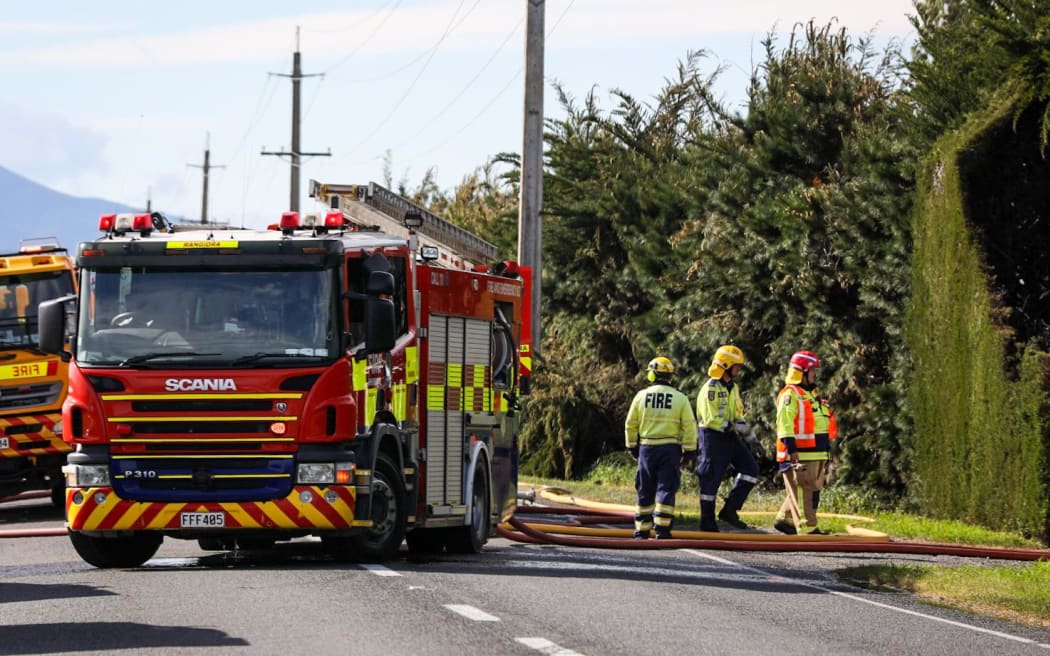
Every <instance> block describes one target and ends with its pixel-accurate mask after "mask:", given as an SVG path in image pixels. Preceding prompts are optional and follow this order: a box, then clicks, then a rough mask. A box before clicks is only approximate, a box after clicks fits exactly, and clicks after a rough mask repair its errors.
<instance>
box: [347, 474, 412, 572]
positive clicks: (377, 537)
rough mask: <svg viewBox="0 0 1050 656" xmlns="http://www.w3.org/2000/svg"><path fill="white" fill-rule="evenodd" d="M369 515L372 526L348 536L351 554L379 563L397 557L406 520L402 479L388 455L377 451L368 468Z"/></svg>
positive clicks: (403, 535)
mask: <svg viewBox="0 0 1050 656" xmlns="http://www.w3.org/2000/svg"><path fill="white" fill-rule="evenodd" d="M370 503H371V508H370V512H369V517H371V518H372V527H371V528H369V529H368V530H367V531H365V532H364V533H360V534H358V535H355V536H353V537H351V538H350V548H351V549H352V550H353V553H354V557H355V558H356V559H358V560H361V561H364V562H382V561H384V560H390V559H392V558H395V557H397V551H398V549H400V548H401V541H402V540H404V539H405V525H406V524H407V523H408V508H407V507H406V503H407V500H406V497H405V482H404V480H402V478H401V472H400V470H399V469H398V468H397V467H396V466H395V465H394V463H393V462H392V461H391V460H390V458H389V457H388V456H387V455H386V454H383V453H380V454H379V456H378V457H377V458H376V465H375V469H374V470H373V471H372V493H371V495H370Z"/></svg>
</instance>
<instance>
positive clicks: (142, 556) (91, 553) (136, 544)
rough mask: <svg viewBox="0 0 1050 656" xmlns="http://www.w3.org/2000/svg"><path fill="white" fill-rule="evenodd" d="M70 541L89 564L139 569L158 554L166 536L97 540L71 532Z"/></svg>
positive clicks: (151, 534) (137, 535)
mask: <svg viewBox="0 0 1050 656" xmlns="http://www.w3.org/2000/svg"><path fill="white" fill-rule="evenodd" d="M69 540H70V542H72V543H73V548H74V549H76V552H77V554H79V555H80V557H81V558H83V559H84V560H85V561H86V562H87V563H89V564H91V565H94V566H95V567H100V568H103V569H108V568H112V567H138V566H139V565H141V564H142V563H144V562H146V561H147V560H149V559H150V558H152V557H153V554H155V553H157V549H160V543H161V542H163V541H164V536H163V535H161V534H160V533H136V534H134V535H132V536H130V537H121V538H96V537H92V536H90V535H84V534H83V533H77V532H75V531H70V532H69Z"/></svg>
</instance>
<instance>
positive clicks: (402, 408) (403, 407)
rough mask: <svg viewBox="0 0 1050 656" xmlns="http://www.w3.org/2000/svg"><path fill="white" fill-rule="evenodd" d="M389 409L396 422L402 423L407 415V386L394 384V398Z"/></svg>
mask: <svg viewBox="0 0 1050 656" xmlns="http://www.w3.org/2000/svg"><path fill="white" fill-rule="evenodd" d="M390 408H391V410H393V412H394V416H395V417H397V419H398V421H404V420H405V417H406V416H407V413H408V386H407V385H405V384H404V383H395V384H394V398H393V400H392V401H391V403H390Z"/></svg>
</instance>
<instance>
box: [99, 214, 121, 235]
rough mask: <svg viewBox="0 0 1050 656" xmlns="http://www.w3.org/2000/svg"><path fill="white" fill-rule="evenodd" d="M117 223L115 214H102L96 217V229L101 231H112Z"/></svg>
mask: <svg viewBox="0 0 1050 656" xmlns="http://www.w3.org/2000/svg"><path fill="white" fill-rule="evenodd" d="M116 225H117V215H116V214H103V215H102V216H100V217H99V219H98V229H99V230H101V231H102V232H112V230H113V228H114V227H116Z"/></svg>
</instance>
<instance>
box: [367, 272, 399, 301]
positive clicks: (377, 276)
mask: <svg viewBox="0 0 1050 656" xmlns="http://www.w3.org/2000/svg"><path fill="white" fill-rule="evenodd" d="M365 293H366V294H368V295H369V296H393V295H394V275H393V274H392V273H388V272H386V271H372V272H370V273H369V274H368V282H367V283H366V284H365Z"/></svg>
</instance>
